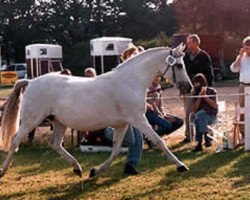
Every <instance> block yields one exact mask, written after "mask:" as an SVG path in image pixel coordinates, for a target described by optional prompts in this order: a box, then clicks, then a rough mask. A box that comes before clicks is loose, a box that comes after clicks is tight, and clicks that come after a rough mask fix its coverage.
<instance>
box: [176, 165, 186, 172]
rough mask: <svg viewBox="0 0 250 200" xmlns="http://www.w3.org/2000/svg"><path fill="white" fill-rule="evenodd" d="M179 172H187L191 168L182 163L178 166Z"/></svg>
mask: <svg viewBox="0 0 250 200" xmlns="http://www.w3.org/2000/svg"><path fill="white" fill-rule="evenodd" d="M177 171H178V172H186V171H189V168H188V167H187V166H186V165H182V166H180V167H177Z"/></svg>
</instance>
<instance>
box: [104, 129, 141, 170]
mask: <svg viewBox="0 0 250 200" xmlns="http://www.w3.org/2000/svg"><path fill="white" fill-rule="evenodd" d="M107 129H108V131H105V136H106V138H108V139H110V140H113V134H114V129H113V128H111V127H109V128H107ZM124 140H125V141H126V142H128V153H127V161H126V163H129V164H131V165H132V166H134V167H136V166H137V165H138V164H139V162H140V159H141V154H142V148H143V137H142V134H141V132H140V131H139V130H138V129H137V128H135V127H132V126H130V125H129V127H128V130H127V132H126V133H125V136H124Z"/></svg>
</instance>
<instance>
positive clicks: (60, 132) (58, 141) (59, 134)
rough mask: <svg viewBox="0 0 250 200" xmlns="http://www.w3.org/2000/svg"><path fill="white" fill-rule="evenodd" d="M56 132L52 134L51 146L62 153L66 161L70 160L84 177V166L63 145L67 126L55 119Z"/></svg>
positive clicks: (76, 172)
mask: <svg viewBox="0 0 250 200" xmlns="http://www.w3.org/2000/svg"><path fill="white" fill-rule="evenodd" d="M53 125H54V132H53V135H52V139H51V141H50V142H49V146H50V147H51V148H52V149H54V150H55V151H56V152H57V153H58V154H60V155H61V156H62V157H63V158H64V159H65V160H66V161H68V162H69V163H70V164H71V165H72V166H73V167H74V169H73V171H74V173H75V174H76V175H78V176H79V177H82V168H81V165H80V164H79V162H78V161H77V160H76V159H75V158H74V157H73V156H72V155H71V154H70V153H69V152H67V151H66V150H65V149H64V148H63V146H62V142H63V138H64V135H65V132H66V129H67V127H66V126H65V125H63V124H61V123H60V122H59V121H57V120H55V121H53Z"/></svg>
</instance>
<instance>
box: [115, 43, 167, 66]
mask: <svg viewBox="0 0 250 200" xmlns="http://www.w3.org/2000/svg"><path fill="white" fill-rule="evenodd" d="M170 49H171V48H169V47H155V48H150V49H147V50H146V51H142V52H140V53H139V54H138V55H136V56H135V57H133V59H128V60H126V61H125V62H123V63H120V64H119V65H118V66H117V67H115V68H114V69H113V70H120V69H123V68H124V67H126V66H127V65H130V64H131V62H135V61H137V60H139V59H141V57H143V56H145V55H148V54H152V53H154V52H156V51H159V50H170Z"/></svg>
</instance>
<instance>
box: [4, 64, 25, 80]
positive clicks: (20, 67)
mask: <svg viewBox="0 0 250 200" xmlns="http://www.w3.org/2000/svg"><path fill="white" fill-rule="evenodd" d="M4 71H16V72H17V75H18V79H22V78H26V77H27V65H26V63H14V64H11V65H8V66H7V67H6V69H5V70H4Z"/></svg>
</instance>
